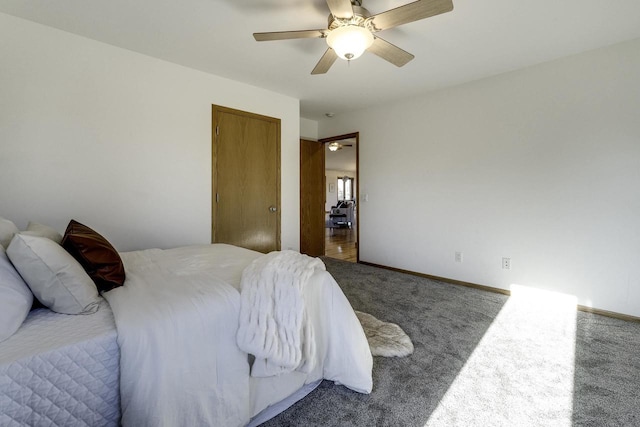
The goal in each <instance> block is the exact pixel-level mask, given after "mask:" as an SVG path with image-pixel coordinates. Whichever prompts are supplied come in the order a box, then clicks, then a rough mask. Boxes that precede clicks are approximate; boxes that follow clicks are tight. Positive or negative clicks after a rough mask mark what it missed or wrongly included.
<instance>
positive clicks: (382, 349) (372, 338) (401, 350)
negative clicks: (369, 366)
mask: <svg viewBox="0 0 640 427" xmlns="http://www.w3.org/2000/svg"><path fill="white" fill-rule="evenodd" d="M356 316H358V320H360V323H361V324H362V329H364V333H365V335H366V336H367V341H369V347H370V348H371V354H372V355H373V356H384V357H404V356H408V355H410V354H411V353H413V343H412V342H411V339H410V338H409V336H407V334H405V332H404V331H403V330H402V328H401V327H400V326H398V325H396V324H395V323H387V322H383V321H381V320H378V319H376V318H375V317H374V316H372V315H370V314H367V313H363V312H361V311H356Z"/></svg>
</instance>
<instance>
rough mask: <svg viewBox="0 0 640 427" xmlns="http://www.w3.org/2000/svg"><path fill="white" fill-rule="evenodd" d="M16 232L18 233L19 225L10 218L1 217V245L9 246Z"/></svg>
mask: <svg viewBox="0 0 640 427" xmlns="http://www.w3.org/2000/svg"><path fill="white" fill-rule="evenodd" d="M16 233H18V227H16V225H15V224H14V223H13V222H11V221H9V220H8V219H4V218H2V217H0V246H3V247H5V248H8V247H9V243H11V239H13V236H14V234H16Z"/></svg>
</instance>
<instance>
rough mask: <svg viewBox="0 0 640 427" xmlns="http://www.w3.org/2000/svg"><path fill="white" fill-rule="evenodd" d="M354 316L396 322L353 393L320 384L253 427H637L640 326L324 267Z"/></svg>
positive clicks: (416, 280) (370, 270) (352, 268)
mask: <svg viewBox="0 0 640 427" xmlns="http://www.w3.org/2000/svg"><path fill="white" fill-rule="evenodd" d="M324 261H325V264H326V265H327V269H328V270H329V271H330V272H331V273H332V274H333V276H334V277H335V278H336V281H337V282H338V283H339V284H340V286H341V287H342V289H343V291H344V293H345V294H346V296H347V297H348V298H349V301H350V302H351V304H352V306H353V307H354V309H356V310H360V311H364V312H367V313H370V314H372V315H374V316H376V317H377V318H379V319H380V320H383V321H388V322H393V323H397V324H398V325H400V326H401V327H402V328H403V329H404V330H405V331H406V332H407V334H408V335H409V336H410V337H411V339H412V340H413V344H414V346H415V352H414V354H412V355H411V356H408V357H406V358H383V357H375V358H374V366H373V381H374V389H373V392H372V393H371V394H370V395H362V394H358V393H355V392H352V391H350V390H348V389H347V388H345V387H343V386H336V385H334V384H333V383H331V382H328V381H324V382H323V383H322V384H321V385H320V387H318V388H317V389H316V390H315V391H314V392H312V393H311V394H309V395H308V396H307V397H306V398H305V399H303V400H302V401H300V402H298V403H297V404H295V405H294V406H292V407H291V408H289V410H287V411H285V412H284V413H282V414H280V415H279V416H277V417H275V418H273V419H272V420H270V421H268V422H267V423H265V424H263V425H264V426H314V425H317V426H416V427H418V426H419V427H422V426H538V425H539V426H574V425H575V426H637V425H640V398H639V396H640V324H639V323H633V322H625V321H621V320H616V319H610V318H605V317H602V316H598V315H594V314H589V313H583V312H576V311H574V310H571V309H569V310H567V309H566V307H564V306H563V307H560V306H559V307H558V308H556V307H555V306H553V305H550V304H548V303H547V301H549V298H545V299H543V300H542V302H537V303H536V302H535V301H532V300H531V298H529V297H528V296H526V294H525V297H520V298H517V297H516V296H515V295H514V296H512V297H507V296H504V295H501V294H494V293H489V292H485V291H481V290H476V289H471V288H466V287H461V286H454V285H450V284H445V283H440V282H436V281H432V280H429V279H424V278H420V277H414V276H410V275H406V274H402V273H396V272H392V271H387V270H382V269H378V268H374V267H369V266H364V265H359V264H352V263H347V262H343V261H338V260H333V259H329V258H325V259H324Z"/></svg>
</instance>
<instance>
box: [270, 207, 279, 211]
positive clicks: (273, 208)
mask: <svg viewBox="0 0 640 427" xmlns="http://www.w3.org/2000/svg"><path fill="white" fill-rule="evenodd" d="M277 211H278V208H276V207H275V206H269V212H277Z"/></svg>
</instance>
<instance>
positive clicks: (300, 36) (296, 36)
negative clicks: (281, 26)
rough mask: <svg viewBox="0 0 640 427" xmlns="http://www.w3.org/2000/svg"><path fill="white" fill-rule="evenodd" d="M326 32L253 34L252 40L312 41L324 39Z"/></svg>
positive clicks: (304, 31) (303, 31) (305, 31)
mask: <svg viewBox="0 0 640 427" xmlns="http://www.w3.org/2000/svg"><path fill="white" fill-rule="evenodd" d="M326 32H327V30H302V31H276V32H271V33H253V38H254V39H256V41H259V42H266V41H271V40H289V39H313V38H322V37H324V35H325V33H326Z"/></svg>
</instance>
